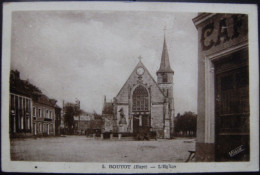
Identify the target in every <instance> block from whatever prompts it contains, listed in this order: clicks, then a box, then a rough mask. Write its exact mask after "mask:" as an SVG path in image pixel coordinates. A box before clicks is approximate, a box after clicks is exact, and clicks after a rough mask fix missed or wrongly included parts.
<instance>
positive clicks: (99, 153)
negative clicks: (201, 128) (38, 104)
mask: <svg viewBox="0 0 260 175" xmlns="http://www.w3.org/2000/svg"><path fill="white" fill-rule="evenodd" d="M188 150H195V139H187V138H185V139H184V138H178V139H172V140H160V139H159V140H157V141H156V140H150V141H132V140H129V139H125V138H122V140H118V139H117V138H114V139H113V140H101V139H100V138H96V139H93V138H89V137H86V136H66V137H45V138H26V139H12V140H11V159H12V160H25V161H56V162H184V161H185V160H186V159H187V158H188V156H189V153H188Z"/></svg>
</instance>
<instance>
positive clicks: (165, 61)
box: [156, 37, 174, 74]
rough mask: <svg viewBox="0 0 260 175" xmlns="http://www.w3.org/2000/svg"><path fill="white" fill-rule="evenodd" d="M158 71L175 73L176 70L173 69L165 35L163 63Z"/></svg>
mask: <svg viewBox="0 0 260 175" xmlns="http://www.w3.org/2000/svg"><path fill="white" fill-rule="evenodd" d="M156 73H157V74H158V73H174V71H173V70H172V68H171V65H170V61H169V54H168V49H167V44H166V40H165V37H164V42H163V50H162V58H161V65H160V68H159V70H158V71H157V72H156Z"/></svg>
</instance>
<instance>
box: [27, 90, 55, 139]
mask: <svg viewBox="0 0 260 175" xmlns="http://www.w3.org/2000/svg"><path fill="white" fill-rule="evenodd" d="M55 103H56V101H55V102H53V101H52V100H50V99H49V98H48V97H47V96H45V95H43V94H39V95H37V96H34V97H33V112H32V114H33V134H34V135H37V136H41V135H45V136H47V135H55Z"/></svg>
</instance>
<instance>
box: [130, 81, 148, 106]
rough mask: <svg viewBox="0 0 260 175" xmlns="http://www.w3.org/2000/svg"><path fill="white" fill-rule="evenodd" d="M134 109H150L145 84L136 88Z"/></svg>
mask: <svg viewBox="0 0 260 175" xmlns="http://www.w3.org/2000/svg"><path fill="white" fill-rule="evenodd" d="M133 111H148V92H147V90H146V89H145V88H144V87H143V86H138V87H137V88H136V89H135V90H134V93H133Z"/></svg>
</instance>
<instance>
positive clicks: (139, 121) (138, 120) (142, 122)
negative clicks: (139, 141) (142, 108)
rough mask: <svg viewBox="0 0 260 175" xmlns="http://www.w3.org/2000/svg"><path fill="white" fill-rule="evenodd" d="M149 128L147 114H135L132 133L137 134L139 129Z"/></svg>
mask: <svg viewBox="0 0 260 175" xmlns="http://www.w3.org/2000/svg"><path fill="white" fill-rule="evenodd" d="M149 127H150V117H149V115H147V114H143V115H142V114H141V115H139V114H136V115H134V117H133V132H134V133H137V132H138V131H139V130H140V128H143V129H145V128H149Z"/></svg>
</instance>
